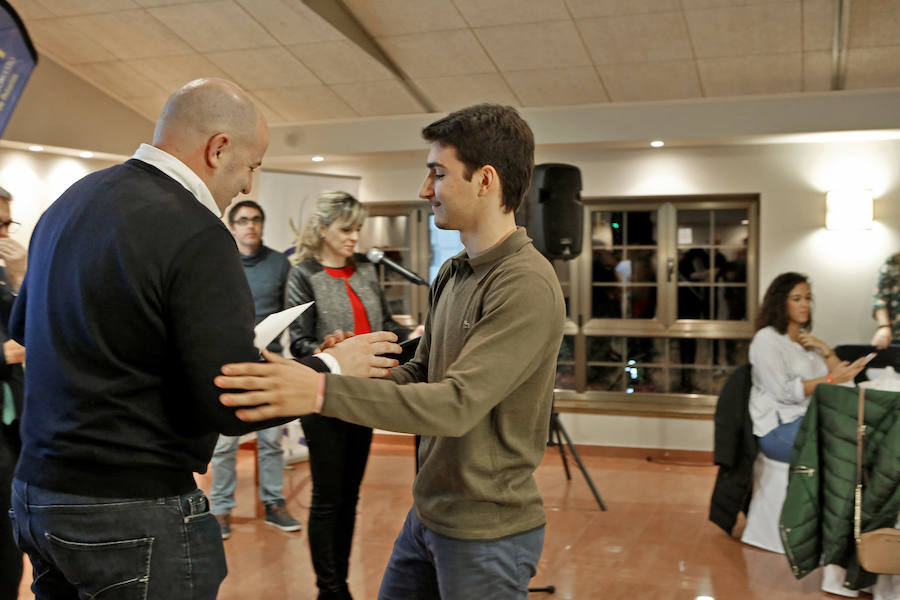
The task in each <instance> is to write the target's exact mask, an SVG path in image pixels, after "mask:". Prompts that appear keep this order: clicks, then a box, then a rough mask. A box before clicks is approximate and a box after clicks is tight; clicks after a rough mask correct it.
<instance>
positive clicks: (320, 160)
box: [312, 156, 325, 162]
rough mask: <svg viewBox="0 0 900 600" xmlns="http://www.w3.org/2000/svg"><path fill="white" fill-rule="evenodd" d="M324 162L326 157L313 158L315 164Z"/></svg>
mask: <svg viewBox="0 0 900 600" xmlns="http://www.w3.org/2000/svg"><path fill="white" fill-rule="evenodd" d="M323 160H325V157H324V156H313V157H312V161H313V162H322V161H323Z"/></svg>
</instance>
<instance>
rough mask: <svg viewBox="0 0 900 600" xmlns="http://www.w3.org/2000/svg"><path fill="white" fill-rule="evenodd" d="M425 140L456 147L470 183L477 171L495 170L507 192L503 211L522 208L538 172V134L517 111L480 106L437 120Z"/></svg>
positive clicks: (510, 108)
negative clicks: (535, 165)
mask: <svg viewBox="0 0 900 600" xmlns="http://www.w3.org/2000/svg"><path fill="white" fill-rule="evenodd" d="M422 137H423V138H425V139H426V140H427V141H429V142H437V143H438V144H440V145H442V146H452V147H453V148H455V149H456V156H457V158H458V159H459V160H460V162H462V163H463V164H464V165H465V166H466V174H465V175H466V179H467V180H469V181H471V179H472V173H474V172H475V170H477V169H480V168H481V167H483V166H485V165H491V166H492V167H494V169H496V170H497V173H498V174H499V175H500V184H501V186H502V189H503V199H502V206H503V210H504V211H506V212H515V211H516V209H518V208H519V204H521V203H522V198H524V197H525V194H526V193H527V192H528V186H529V185H530V184H531V174H532V172H533V171H534V134H532V133H531V128H530V127H528V124H527V123H526V122H525V121H524V120H523V119H522V117H521V116H519V113H518V112H516V109H514V108H513V107H511V106H500V105H499V104H476V105H475V106H470V107H468V108H464V109H462V110H458V111H456V112H454V113H450V114H449V115H447V116H446V117H444V118H443V119H439V120H437V121H435V122H434V123H432V124H431V125H429V126H428V127H426V128H425V129H423V130H422Z"/></svg>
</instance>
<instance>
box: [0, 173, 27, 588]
mask: <svg viewBox="0 0 900 600" xmlns="http://www.w3.org/2000/svg"><path fill="white" fill-rule="evenodd" d="M10 202H12V195H11V194H10V193H9V192H7V191H6V190H5V189H3V188H2V187H0V259H2V261H3V266H0V343H2V351H0V388H2V389H0V598H15V597H16V596H17V595H18V593H19V582H20V581H21V579H22V551H21V550H19V549H18V548H17V547H16V543H15V541H14V540H13V535H12V531H11V530H10V521H9V519H7V518H6V512H7V511H8V510H9V496H10V487H11V485H12V478H13V470H14V468H15V466H16V460H17V459H18V457H19V447H20V445H21V441H20V440H19V415H21V414H22V382H23V380H24V374H23V373H22V362H23V361H24V360H25V348H23V347H22V346H21V344H19V343H18V342H16V341H15V340H11V339H9V334H8V333H7V331H6V322H7V320H8V319H9V311H10V309H11V308H12V304H13V301H14V300H15V292H16V291H18V289H19V286H20V285H21V284H22V279H23V278H24V277H25V266H26V260H27V255H28V251H27V250H26V249H25V247H24V246H22V244H20V243H19V242H17V241H16V240H14V239H12V238H11V237H9V234H10V233H13V232H15V231H16V230H18V229H19V224H18V223H16V222H15V221H13V220H12V219H10V211H9V203H10Z"/></svg>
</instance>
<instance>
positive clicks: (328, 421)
mask: <svg viewBox="0 0 900 600" xmlns="http://www.w3.org/2000/svg"><path fill="white" fill-rule="evenodd" d="M300 421H301V423H302V424H303V434H304V435H305V436H306V443H307V445H308V446H309V468H310V471H311V473H312V483H313V489H312V505H311V506H310V508H309V524H308V525H307V529H306V531H307V536H308V537H309V549H310V555H311V556H312V563H313V569H315V571H316V584H317V585H318V587H319V598H320V599H321V600H325V599H331V598H335V599H339V598H343V599H346V598H350V593H349V591H348V588H347V571H348V567H349V563H350V548H351V545H352V543H353V528H354V525H355V524H356V503H357V500H358V499H359V486H360V484H361V483H362V478H363V474H364V473H365V470H366V461H368V459H369V445H370V444H371V443H372V429H371V428H369V427H362V426H360V425H353V424H351V423H345V422H344V421H341V420H340V419H333V418H331V417H323V416H321V415H307V416H304V417H301V418H300Z"/></svg>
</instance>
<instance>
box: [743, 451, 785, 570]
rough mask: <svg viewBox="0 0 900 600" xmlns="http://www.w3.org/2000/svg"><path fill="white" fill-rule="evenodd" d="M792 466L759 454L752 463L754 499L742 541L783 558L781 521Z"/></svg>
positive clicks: (751, 500)
mask: <svg viewBox="0 0 900 600" xmlns="http://www.w3.org/2000/svg"><path fill="white" fill-rule="evenodd" d="M789 469H790V465H789V464H788V463H785V462H781V461H777V460H772V459H771V458H768V457H767V456H765V455H764V454H763V453H762V452H760V453H759V454H758V455H757V456H756V461H755V462H754V463H753V496H752V497H751V499H750V510H749V511H747V525H746V527H744V533H743V535H741V541H742V542H744V543H745V544H750V545H751V546H756V547H757V548H762V549H763V550H768V551H770V552H777V553H779V554H784V544H783V543H782V542H781V532H780V530H779V527H778V525H779V521H780V519H781V507H782V505H783V504H784V498H785V496H787V485H788V470H789Z"/></svg>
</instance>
